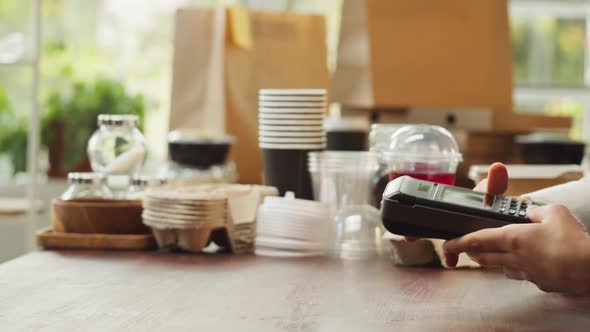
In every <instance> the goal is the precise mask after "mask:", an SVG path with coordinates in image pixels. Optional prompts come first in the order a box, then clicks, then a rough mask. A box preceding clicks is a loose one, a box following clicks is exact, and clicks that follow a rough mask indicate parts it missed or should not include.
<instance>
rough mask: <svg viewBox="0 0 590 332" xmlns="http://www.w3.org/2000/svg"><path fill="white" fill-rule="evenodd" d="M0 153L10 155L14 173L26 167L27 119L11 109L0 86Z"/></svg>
mask: <svg viewBox="0 0 590 332" xmlns="http://www.w3.org/2000/svg"><path fill="white" fill-rule="evenodd" d="M0 153H1V154H6V155H8V156H9V157H10V159H11V161H12V164H13V171H14V173H17V172H22V171H24V170H25V169H26V167H27V157H26V155H27V121H26V119H24V118H22V117H19V116H18V115H17V114H16V113H15V112H14V110H13V108H12V106H11V104H10V101H9V99H8V94H7V93H6V91H5V90H4V89H2V88H1V87H0Z"/></svg>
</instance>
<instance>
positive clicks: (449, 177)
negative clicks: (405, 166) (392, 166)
mask: <svg viewBox="0 0 590 332" xmlns="http://www.w3.org/2000/svg"><path fill="white" fill-rule="evenodd" d="M404 175H408V176H411V177H413V178H414V179H419V180H426V181H431V182H436V183H442V184H448V185H451V186H452V185H454V184H455V173H448V174H446V173H438V174H428V173H398V172H392V173H389V181H393V180H395V179H397V178H399V177H400V176H404Z"/></svg>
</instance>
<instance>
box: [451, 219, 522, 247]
mask: <svg viewBox="0 0 590 332" xmlns="http://www.w3.org/2000/svg"><path fill="white" fill-rule="evenodd" d="M514 226H520V225H509V226H504V227H500V228H487V229H483V230H480V231H477V232H474V233H470V234H467V235H465V236H463V237H460V238H458V239H453V240H449V241H447V242H445V244H444V245H443V248H444V250H445V252H446V253H450V254H459V253H462V252H508V251H511V250H512V249H514V247H515V244H514V243H513V242H514V241H516V240H515V239H516V237H515V236H514V235H513V234H511V232H512V230H513V229H514V228H515V227H514Z"/></svg>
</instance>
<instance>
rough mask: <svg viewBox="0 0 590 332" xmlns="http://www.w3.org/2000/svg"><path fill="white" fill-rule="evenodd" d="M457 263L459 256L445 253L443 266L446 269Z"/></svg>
mask: <svg viewBox="0 0 590 332" xmlns="http://www.w3.org/2000/svg"><path fill="white" fill-rule="evenodd" d="M457 263H459V255H458V254H452V253H447V252H445V264H447V266H448V267H455V266H457Z"/></svg>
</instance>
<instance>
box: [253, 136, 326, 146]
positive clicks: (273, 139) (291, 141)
mask: <svg viewBox="0 0 590 332" xmlns="http://www.w3.org/2000/svg"><path fill="white" fill-rule="evenodd" d="M258 142H260V143H269V144H275V143H276V144H301V143H306V144H326V139H325V138H313V137H308V138H305V137H304V138H293V137H266V136H259V137H258Z"/></svg>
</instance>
